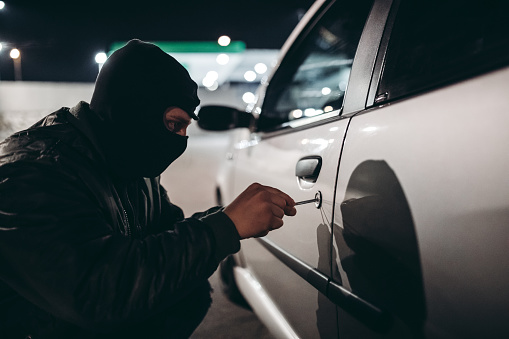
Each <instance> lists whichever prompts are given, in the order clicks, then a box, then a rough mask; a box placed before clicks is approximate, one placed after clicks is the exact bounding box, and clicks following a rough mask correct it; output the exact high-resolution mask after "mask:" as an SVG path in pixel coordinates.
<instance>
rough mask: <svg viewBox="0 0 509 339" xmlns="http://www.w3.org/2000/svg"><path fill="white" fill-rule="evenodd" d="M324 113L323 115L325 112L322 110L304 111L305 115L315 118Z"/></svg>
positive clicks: (311, 109)
mask: <svg viewBox="0 0 509 339" xmlns="http://www.w3.org/2000/svg"><path fill="white" fill-rule="evenodd" d="M322 113H323V111H322V110H321V109H314V108H306V109H305V110H304V115H305V116H307V117H314V116H315V115H319V114H322Z"/></svg>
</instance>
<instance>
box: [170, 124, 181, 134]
mask: <svg viewBox="0 0 509 339" xmlns="http://www.w3.org/2000/svg"><path fill="white" fill-rule="evenodd" d="M168 129H169V130H170V131H172V132H174V133H177V132H178V131H180V130H181V129H182V124H181V123H180V122H176V121H168Z"/></svg>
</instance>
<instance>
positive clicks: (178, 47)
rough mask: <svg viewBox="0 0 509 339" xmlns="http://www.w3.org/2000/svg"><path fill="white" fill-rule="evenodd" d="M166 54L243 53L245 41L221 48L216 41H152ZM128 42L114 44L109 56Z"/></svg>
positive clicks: (234, 42)
mask: <svg viewBox="0 0 509 339" xmlns="http://www.w3.org/2000/svg"><path fill="white" fill-rule="evenodd" d="M151 42H152V43H153V44H154V45H156V46H158V47H159V48H161V49H162V50H163V51H165V52H166V53H170V54H171V53H242V52H244V51H245V50H246V44H245V43H244V42H243V41H232V42H230V44H229V45H228V46H221V45H219V44H218V43H217V42H215V41H151ZM126 43H127V42H114V43H112V44H111V46H110V51H109V52H108V55H111V53H113V52H115V51H116V50H117V49H119V48H121V47H123V46H124V45H125V44H126Z"/></svg>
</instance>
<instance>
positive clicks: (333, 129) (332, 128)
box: [329, 127, 339, 132]
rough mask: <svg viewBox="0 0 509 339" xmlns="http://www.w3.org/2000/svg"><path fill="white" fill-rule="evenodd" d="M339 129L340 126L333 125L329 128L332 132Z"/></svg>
mask: <svg viewBox="0 0 509 339" xmlns="http://www.w3.org/2000/svg"><path fill="white" fill-rule="evenodd" d="M337 130H339V127H331V128H330V129H329V131H330V132H336V131H337Z"/></svg>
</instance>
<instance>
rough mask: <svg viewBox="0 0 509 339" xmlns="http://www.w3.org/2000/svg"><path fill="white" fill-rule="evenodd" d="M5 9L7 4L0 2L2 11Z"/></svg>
mask: <svg viewBox="0 0 509 339" xmlns="http://www.w3.org/2000/svg"><path fill="white" fill-rule="evenodd" d="M4 7H5V2H3V1H0V10H2V9H4Z"/></svg>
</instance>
